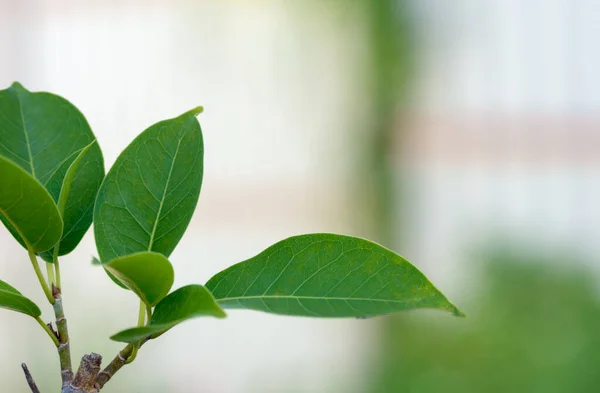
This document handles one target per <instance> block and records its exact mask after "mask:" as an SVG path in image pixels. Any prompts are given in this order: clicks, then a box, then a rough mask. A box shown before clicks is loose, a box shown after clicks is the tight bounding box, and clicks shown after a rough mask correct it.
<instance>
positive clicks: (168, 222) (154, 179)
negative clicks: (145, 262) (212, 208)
mask: <svg viewBox="0 0 600 393" xmlns="http://www.w3.org/2000/svg"><path fill="white" fill-rule="evenodd" d="M198 112H199V111H198V110H192V111H190V112H186V113H184V114H183V115H181V116H179V117H177V118H175V119H170V120H165V121H162V122H159V123H157V124H155V125H153V126H151V127H150V128H148V129H146V130H145V131H144V132H143V133H141V134H140V135H139V136H138V137H137V138H136V139H135V140H134V141H133V142H131V144H130V145H129V146H128V147H127V148H126V149H125V150H124V151H123V152H122V153H121V155H120V156H119V158H117V160H116V162H115V164H114V165H113V167H112V168H111V169H110V171H109V173H108V174H107V175H106V178H105V180H104V182H103V183H102V186H101V187H100V191H99V193H98V198H97V200H96V205H95V208H94V235H95V238H96V247H97V249H98V254H99V256H100V260H101V261H103V262H104V261H110V260H112V259H114V258H116V257H119V256H124V255H129V254H132V253H135V252H140V251H155V252H159V253H161V254H163V255H165V256H167V257H168V256H169V255H170V254H171V252H172V251H173V249H174V248H175V246H176V245H177V243H178V242H179V240H180V239H181V237H182V236H183V233H184V232H185V229H186V228H187V226H188V224H189V222H190V220H191V218H192V214H193V212H194V209H195V207H196V204H197V202H198V197H199V194H200V186H201V183H202V172H203V152H204V149H203V144H202V132H201V130H200V125H199V123H198V121H197V120H196V117H195V116H196V114H197V113H198Z"/></svg>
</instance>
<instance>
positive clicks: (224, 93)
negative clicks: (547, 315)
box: [0, 0, 600, 393]
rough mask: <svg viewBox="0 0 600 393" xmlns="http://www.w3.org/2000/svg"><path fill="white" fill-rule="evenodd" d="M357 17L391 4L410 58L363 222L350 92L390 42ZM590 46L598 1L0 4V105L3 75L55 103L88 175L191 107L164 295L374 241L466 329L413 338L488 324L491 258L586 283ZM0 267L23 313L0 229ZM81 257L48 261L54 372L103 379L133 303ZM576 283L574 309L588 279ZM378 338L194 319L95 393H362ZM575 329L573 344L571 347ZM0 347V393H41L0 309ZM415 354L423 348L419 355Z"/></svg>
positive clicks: (35, 359)
mask: <svg viewBox="0 0 600 393" xmlns="http://www.w3.org/2000/svg"><path fill="white" fill-rule="evenodd" d="M379 4H381V6H382V7H383V6H384V4H385V5H386V6H389V5H390V4H391V5H392V9H394V10H395V12H396V13H394V12H393V13H392V16H391V18H392V19H391V20H392V21H393V20H394V18H396V19H397V21H398V25H399V26H403V28H402V29H398V30H393V29H392V32H393V34H406V35H407V37H404V38H407V41H410V42H411V44H410V45H408V46H407V47H406V48H404V49H399V50H398V51H397V52H393V56H397V57H399V58H402V59H404V60H399V61H398V62H397V63H395V65H394V67H406V68H407V69H409V71H407V74H408V75H410V76H408V77H406V78H407V82H406V83H398V84H397V85H396V84H394V83H393V81H392V80H390V88H391V89H392V90H396V89H397V90H398V92H397V94H395V95H394V96H395V98H394V99H397V102H392V105H391V107H392V109H393V111H394V112H395V113H397V115H396V116H392V121H391V122H389V124H391V128H390V129H389V130H388V132H387V133H388V134H389V140H387V143H386V144H385V149H384V150H385V157H376V158H380V159H381V161H382V162H384V164H385V165H387V166H388V173H390V174H391V175H390V176H389V177H388V183H389V184H388V187H389V190H391V191H390V201H389V205H386V209H384V211H383V213H381V212H380V214H383V216H381V217H376V215H375V213H373V215H372V217H371V213H372V212H376V211H378V207H377V206H376V205H377V198H369V197H368V196H369V195H370V194H372V193H374V194H376V193H377V190H372V189H371V188H372V187H376V185H377V182H376V181H373V179H372V178H371V176H374V175H373V174H372V173H370V172H369V171H368V170H366V171H361V170H360V166H361V160H362V158H361V157H363V156H362V155H361V154H363V153H361V151H362V149H363V147H364V146H368V145H369V138H371V137H372V136H373V135H374V133H375V132H376V131H375V129H376V128H377V127H381V125H379V120H380V119H379V113H380V112H379V101H377V94H378V93H377V90H375V91H374V90H373V89H372V86H371V83H372V82H373V80H377V76H378V75H384V74H382V73H383V71H382V69H380V68H379V67H380V66H381V64H380V63H378V62H377V61H376V59H375V58H374V55H373V53H374V52H375V51H374V50H373V48H377V45H380V44H381V42H384V45H383V46H385V42H394V40H395V39H397V38H398V37H395V36H394V35H389V36H386V35H385V34H384V35H382V36H381V35H380V36H379V37H375V38H374V34H373V19H370V18H369V12H375V13H377V12H376V11H377V10H376V9H377V7H378V6H379ZM374 9H375V11H373V10H374ZM599 35H600V4H598V3H597V2H594V1H584V0H570V1H569V0H546V1H541V0H535V1H527V2H524V1H517V0H507V1H502V0H493V1H486V2H482V1H478V0H460V1H453V2H447V1H442V0H431V1H419V0H410V1H399V0H398V1H397V2H394V1H390V0H364V1H362V0H324V1H317V0H314V1H313V0H310V1H308V0H307V1H303V0H302V1H300V0H298V1H283V0H281V1H275V0H253V1H234V0H223V1H139V0H136V1H134V0H129V1H116V0H113V1H87V2H81V1H65V0H60V1H43V0H37V1H12V0H0V56H1V57H0V88H5V87H8V86H9V85H10V84H11V83H12V82H13V81H15V80H18V81H20V82H21V83H22V84H23V85H24V86H25V87H26V88H28V89H30V90H32V91H40V90H43V91H51V92H54V93H57V94H60V95H62V96H64V97H65V98H67V99H68V100H70V101H71V102H72V103H74V104H75V105H76V106H77V107H78V108H79V109H80V110H81V111H82V112H83V113H84V114H85V116H86V117H87V119H88V121H89V123H90V125H91V126H92V129H93V130H94V132H95V133H96V135H97V137H98V140H99V143H100V145H101V147H102V149H103V151H104V156H105V164H106V168H107V169H108V168H109V167H110V165H111V164H112V163H113V162H114V160H115V159H116V157H117V155H118V154H119V152H120V151H121V150H122V149H123V148H124V147H125V146H126V145H127V144H128V143H129V142H130V141H131V140H132V139H133V138H134V137H135V136H136V135H137V134H138V133H139V132H141V131H142V130H144V129H145V128H146V127H148V126H149V125H151V124H153V123H155V122H157V121H159V120H162V119H165V118H169V117H174V116H177V115H179V114H181V113H183V112H185V111H187V110H188V109H190V108H192V107H195V106H197V105H203V106H204V107H205V112H204V113H203V114H202V115H200V117H199V120H200V123H201V125H202V128H203V131H204V139H205V149H206V155H205V178H204V182H203V188H202V192H201V198H200V202H199V204H198V208H197V210H196V213H195V215H194V219H193V221H192V223H191V224H190V227H189V229H188V232H187V233H186V235H185V237H184V238H183V240H182V241H181V243H180V245H179V247H178V248H177V250H176V251H175V253H174V254H173V255H172V258H171V260H172V261H173V263H174V265H175V267H176V283H175V286H176V287H178V286H182V285H185V284H189V283H204V282H205V281H206V280H207V279H208V278H209V277H211V276H212V274H214V273H216V272H218V271H219V270H221V269H223V268H225V267H227V266H229V265H230V264H232V263H235V262H238V261H241V260H244V259H246V258H248V257H250V256H253V255H255V254H256V253H258V252H260V251H262V250H263V249H264V248H266V247H267V246H268V245H270V244H272V243H274V242H275V241H277V240H280V239H282V238H284V237H288V236H291V235H294V234H299V233H304V232H324V231H327V232H343V233H349V234H354V235H359V236H363V237H378V238H379V239H380V241H382V242H384V243H385V244H386V245H387V246H389V247H393V248H394V249H396V250H398V251H399V252H400V253H401V254H403V255H404V256H406V257H408V258H409V259H410V260H412V261H413V262H414V263H415V264H416V265H417V266H418V267H419V268H420V269H421V270H423V271H424V272H425V273H426V274H427V275H428V276H429V278H430V279H431V280H432V281H433V282H434V283H436V284H437V285H438V286H439V287H440V288H441V289H442V290H443V291H444V292H446V293H447V295H448V296H449V297H450V298H451V299H453V300H454V301H455V302H456V303H458V304H459V305H461V303H462V304H465V305H466V306H465V307H464V308H465V309H466V311H467V313H468V314H470V315H471V316H472V318H469V319H467V320H460V321H458V320H457V321H451V322H448V321H447V319H449V318H451V317H450V316H445V315H442V316H440V317H439V318H434V319H428V320H427V323H428V325H427V326H431V325H434V326H439V327H443V326H445V325H444V324H447V323H450V326H451V327H452V329H464V326H472V325H469V324H476V323H478V321H480V320H482V319H483V320H489V317H487V316H488V315H491V314H492V313H493V312H494V310H492V309H488V310H485V309H483V310H482V309H481V308H478V307H476V306H470V305H471V304H473V299H475V298H478V294H479V293H480V291H482V290H483V288H485V287H486V284H485V282H484V281H482V279H481V277H482V275H483V274H484V273H483V271H484V270H485V269H486V268H485V266H486V263H487V262H486V261H487V260H488V259H493V258H488V256H489V253H488V252H487V251H485V250H488V248H487V246H488V245H489V244H494V245H495V247H496V248H498V247H500V248H503V249H504V250H507V249H508V250H512V251H515V250H516V251H517V253H518V250H520V249H527V250H533V251H532V252H533V253H535V255H536V256H540V257H541V258H547V259H551V260H552V261H551V262H547V263H546V265H544V269H545V268H546V267H548V268H549V267H550V266H553V265H558V266H560V269H562V270H563V271H565V272H569V271H577V270H578V269H579V267H580V266H587V267H588V268H591V269H592V270H591V271H592V272H594V273H595V272H596V271H597V269H595V270H594V268H595V267H596V266H597V261H596V259H597V255H598V254H599V251H600V207H599V204H598V200H600V166H599V165H600V160H599V158H600V153H599V152H600V133H599V132H598V129H599V127H600V89H599V88H598V86H600V74H599V73H598V72H597V70H598V69H600V52H598V50H597V40H596V37H598V36H599ZM377 40H379V41H377ZM388 40H389V41H388ZM377 42H379V44H378V43H377ZM407 58H408V60H406V59H407ZM384 82H385V81H384ZM400 90H402V92H400ZM367 169H368V167H367ZM0 176H1V174H0ZM0 179H1V178H0ZM0 186H1V184H0ZM360 193H364V194H365V195H366V197H364V198H361V197H358V196H357V195H356V194H360ZM369 201H370V202H369ZM361 202H362V203H361ZM363 203H365V204H364V205H363ZM369 203H370V205H369ZM388 208H389V209H388ZM388 221H389V222H390V223H391V225H390V227H388V228H384V229H379V230H378V229H377V226H378V223H383V222H388ZM382 225H383V224H382ZM382 233H387V235H382ZM384 239H385V240H384ZM498 239H501V240H502V242H500V243H499V240H498ZM0 250H1V251H0V277H1V278H2V280H5V281H7V282H9V283H11V284H13V285H15V286H17V287H18V288H19V289H21V291H22V292H24V293H25V294H26V295H27V296H29V297H31V298H33V299H35V300H36V301H37V302H38V304H40V305H43V304H44V298H43V294H42V293H41V290H40V289H39V288H38V287H37V283H36V281H35V277H34V275H33V274H32V269H31V266H30V264H29V262H28V260H27V256H26V255H25V253H24V251H23V250H22V249H20V247H19V246H18V244H17V243H16V242H15V241H14V240H13V239H12V237H11V236H10V235H9V234H8V232H7V231H5V230H0ZM482 250H484V251H482ZM92 255H95V248H94V243H93V236H92V233H91V231H90V232H89V233H88V234H87V236H86V237H85V238H84V241H83V242H82V244H81V246H80V247H79V248H78V249H77V250H76V251H75V252H73V253H72V254H70V255H69V256H67V257H64V258H63V260H64V262H63V263H62V272H63V276H64V278H63V286H64V292H65V299H66V300H65V307H66V312H67V317H68V320H69V327H70V331H71V337H72V351H73V358H74V359H78V358H80V357H81V355H83V354H84V353H86V352H89V351H96V352H99V353H101V354H102V355H103V356H104V357H105V362H107V361H108V360H109V359H111V358H112V357H114V356H115V355H116V353H117V351H118V350H119V349H120V347H121V345H120V344H117V343H113V342H110V341H109V340H108V336H110V335H111V334H113V333H114V332H116V331H118V330H120V329H122V328H125V327H129V326H132V325H133V324H134V323H135V321H136V316H137V301H136V299H135V298H134V296H132V295H131V294H130V293H126V292H125V291H122V290H120V289H119V288H117V287H116V286H115V285H114V284H113V283H112V282H111V281H110V280H109V279H108V278H107V277H106V276H105V274H104V273H103V272H102V271H99V270H98V269H95V268H93V267H92V266H91V265H90V259H91V256H92ZM556 255H560V256H561V257H560V258H558V260H556V258H555V256H556ZM553 258H554V259H553ZM517 275H519V276H521V275H520V273H519V274H517ZM517 275H515V276H508V279H507V280H508V282H512V281H514V280H512V277H517ZM588 277H590V278H589V279H590V280H592V284H590V288H591V289H590V291H589V293H586V296H587V297H589V298H591V299H594V300H593V301H594V302H595V301H596V300H595V299H596V298H595V297H596V295H597V290H596V288H597V284H598V280H596V279H595V277H596V276H595V275H594V274H591V275H589V274H588ZM515 285H516V284H515ZM519 285H521V284H519ZM523 285H524V286H525V287H527V285H528V284H527V283H525V284H523ZM544 288H545V289H544V291H548V292H549V293H550V292H553V286H549V287H548V288H547V289H546V287H544ZM525 296H526V295H525ZM515 302H523V303H525V304H527V298H525V299H517V300H515ZM530 307H532V308H534V307H536V303H533V302H532V303H531V304H530ZM45 309H46V310H48V308H47V307H46V308H45ZM593 309H594V310H596V311H598V307H597V304H596V303H594V306H593ZM48 311H49V310H48ZM45 315H46V316H47V317H49V316H50V314H49V313H46V314H45ZM510 315H511V314H510V313H508V314H507V316H506V318H510ZM599 315H600V314H599ZM411 316H412V315H411ZM486 318H487V319H486ZM48 319H49V318H48ZM390 321H391V320H389V319H380V320H368V321H354V320H339V321H338V320H313V319H303V318H284V317H275V316H270V315H267V314H260V313H252V312H241V311H238V312H232V313H230V316H229V318H228V319H226V320H224V321H213V320H210V319H200V320H196V321H193V322H189V323H186V324H184V325H182V326H181V327H178V328H177V329H174V330H173V331H172V332H170V333H168V334H167V335H165V336H164V337H163V338H161V340H159V341H156V342H154V343H150V344H149V345H147V346H145V347H144V348H143V350H142V351H141V353H140V356H139V357H138V359H137V360H136V361H135V362H134V363H133V364H132V365H130V366H127V367H126V368H125V369H124V370H123V371H122V372H120V373H119V374H118V375H117V376H116V377H115V378H114V380H113V381H111V382H110V384H109V385H107V388H106V389H105V391H106V392H107V393H110V392H113V393H116V392H122V391H140V392H141V391H144V392H178V393H184V392H206V393H209V392H215V393H221V392H223V393H238V392H239V393H241V392H255V391H256V392H258V391H263V392H338V391H344V392H347V393H352V392H367V391H370V390H371V386H376V383H375V382H373V379H374V378H375V379H376V376H377V375H379V373H380V372H381V370H382V369H385V368H386V367H381V366H380V363H379V362H381V361H382V360H381V357H382V356H383V355H382V354H385V353H386V349H389V348H386V347H387V346H386V342H387V341H386V340H388V339H391V340H393V339H394V337H402V336H403V334H405V333H407V332H408V331H410V328H406V327H403V326H399V327H394V326H395V325H393V321H392V322H390ZM388 323H390V325H386V324H388ZM574 323H575V325H576V328H577V327H578V326H579V325H578V324H577V322H574ZM386 326H387V327H386ZM390 326H392V327H393V328H389V327H390ZM457 326H458V327H457ZM581 330H582V329H579V330H577V329H576V331H577V332H579V333H578V334H579V335H578V336H577V339H578V340H579V341H577V342H579V343H580V344H581V342H586V341H585V340H587V339H588V338H589V337H588V336H587V335H585V334H584V333H581ZM516 331H517V332H518V331H519V329H516ZM0 333H1V334H0V366H1V367H0V381H2V382H0V390H1V391H5V390H6V391H11V390H14V391H26V385H25V381H24V379H23V377H22V375H21V370H20V366H19V364H20V362H22V361H26V362H27V363H28V364H29V366H30V369H31V370H32V372H33V373H34V375H36V377H37V379H38V384H39V385H40V388H41V389H42V391H43V392H49V391H52V389H53V388H54V389H55V387H56V386H58V384H59V375H58V361H57V358H56V354H55V351H54V349H53V348H52V345H51V344H50V343H49V342H48V339H47V337H46V336H45V334H44V333H43V332H42V331H41V330H40V329H39V327H37V326H36V324H35V323H33V322H32V321H31V320H29V319H27V318H25V317H23V316H21V315H16V314H13V313H9V312H7V311H2V312H1V315H0ZM413 334H416V335H417V336H418V332H417V333H413ZM435 334H437V333H434V336H435ZM517 334H518V333H517ZM438 336H439V335H438ZM450 336H452V335H450ZM455 337H456V336H455ZM453 339H455V338H453ZM582 340H583V341H582ZM471 341H472V340H470V339H469V338H466V339H464V341H463V342H462V344H469V342H471ZM428 342H430V341H428V340H425V343H423V344H422V347H421V348H422V351H421V352H422V353H425V354H427V356H426V357H432V358H433V357H436V356H437V355H438V354H439V353H436V350H435V348H430V347H427V348H426V345H427V343H428ZM431 342H432V341H431ZM403 345H404V346H405V347H406V346H407V345H406V344H403ZM401 346H402V345H401ZM567 346H569V348H572V349H573V351H572V353H570V355H569V357H568V359H571V360H572V359H573V358H575V359H576V358H577V357H578V356H580V355H581V354H580V352H581V351H582V349H581V348H582V345H579V346H573V345H572V343H567ZM540 351H541V350H540ZM540 351H538V352H536V353H543V351H542V352H540ZM400 352H402V351H400ZM417 352H418V348H417ZM411 356H414V358H415V359H416V358H417V357H418V356H422V354H421V355H419V353H417V354H414V353H412V352H409V351H406V353H405V354H404V356H403V357H402V356H400V355H399V359H402V360H401V361H399V360H398V358H393V359H392V360H389V361H388V363H389V365H388V366H387V367H388V368H390V369H391V370H400V369H401V368H402V367H404V366H403V365H404V364H411V359H412V358H411ZM491 356H493V354H492V355H491ZM384 357H385V356H384ZM561 359H562V360H564V361H563V362H561V361H558V362H557V364H559V365H563V367H564V364H567V365H568V364H569V362H570V361H571V360H565V359H567V358H562V357H561V356H559V360H561ZM563 363H564V364H563ZM414 364H416V362H415V363H414ZM449 364H456V362H455V361H454V360H452V361H450V363H449ZM531 364H532V365H533V367H534V368H535V364H536V363H535V361H533V360H532V361H531ZM596 364H597V363H596ZM415 367H416V366H415ZM432 370H433V371H432ZM398 374H401V373H398ZM448 374H452V375H459V372H458V371H457V370H456V369H451V368H448V366H447V365H435V366H431V365H430V364H428V363H426V364H425V365H423V366H422V368H420V369H417V370H413V371H412V373H411V375H418V376H421V377H420V378H421V379H419V380H418V381H416V382H414V383H412V384H410V385H409V384H408V382H406V385H403V386H401V387H398V386H396V385H393V384H392V383H390V384H388V385H386V384H383V385H382V386H383V388H381V389H380V390H379V391H381V392H411V393H413V392H437V391H440V392H441V391H444V390H439V389H441V388H435V387H431V385H428V383H429V382H424V381H430V380H432V379H433V380H435V379H436V378H441V377H439V376H440V375H448ZM574 375H575V376H574V377H573V380H575V379H576V378H577V377H578V376H577V373H575V374H574ZM552 377H553V376H552V375H550V376H549V377H548V378H552ZM405 379H407V378H405ZM580 385H581V390H578V391H582V392H584V391H590V392H593V391H595V390H594V387H593V386H591V385H585V384H580ZM392 386H396V387H392ZM447 387H449V385H447ZM461 391H463V392H468V391H473V392H476V391H486V390H485V389H484V390H481V389H479V390H478V389H474V388H468V387H466V388H464V389H462V390H461ZM533 391H540V392H542V391H543V392H548V391H549V390H543V389H542V390H535V389H530V390H529V392H533ZM573 391H575V390H573Z"/></svg>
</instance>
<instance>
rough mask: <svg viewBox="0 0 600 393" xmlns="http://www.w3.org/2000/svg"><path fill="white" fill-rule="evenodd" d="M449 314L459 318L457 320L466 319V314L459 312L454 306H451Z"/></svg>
mask: <svg viewBox="0 0 600 393" xmlns="http://www.w3.org/2000/svg"><path fill="white" fill-rule="evenodd" d="M450 312H451V313H452V315H453V316H455V317H459V318H466V317H467V314H465V313H464V312H462V311H460V310H459V309H458V307H456V306H455V305H454V304H452V305H451V308H450Z"/></svg>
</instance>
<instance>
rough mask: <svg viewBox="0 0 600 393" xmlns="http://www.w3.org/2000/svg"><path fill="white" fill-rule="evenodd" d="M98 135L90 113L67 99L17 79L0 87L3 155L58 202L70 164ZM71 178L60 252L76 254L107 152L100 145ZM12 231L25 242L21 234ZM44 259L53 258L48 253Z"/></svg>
mask: <svg viewBox="0 0 600 393" xmlns="http://www.w3.org/2000/svg"><path fill="white" fill-rule="evenodd" d="M95 139H96V138H95V136H94V134H93V133H92V131H91V129H90V126H89V125H88V123H87V121H86V120H85V117H84V116H83V115H82V114H81V113H80V112H79V111H78V110H77V108H75V107H74V106H73V105H72V104H71V103H70V102H68V101H67V100H65V99H64V98H61V97H59V96H56V95H54V94H50V93H31V92H29V91H27V90H26V89H25V88H23V86H21V85H20V84H18V83H14V84H13V85H12V86H11V87H10V88H8V89H6V90H1V91H0V141H1V143H0V156H4V157H6V158H8V159H10V160H12V161H13V162H15V163H16V164H17V165H19V166H20V167H21V168H23V169H24V170H25V171H27V172H28V173H29V174H30V175H31V176H33V177H34V178H35V179H37V180H38V181H39V182H40V184H42V185H43V186H44V187H45V188H46V189H47V190H48V192H49V193H50V195H51V196H52V198H53V200H54V201H55V202H56V201H58V198H59V195H60V193H61V189H62V187H63V183H64V178H65V176H66V174H67V171H68V169H69V167H70V166H71V164H72V163H73V161H75V160H76V159H77V157H78V156H79V154H80V153H81V151H82V149H84V148H85V147H86V146H88V145H89V144H90V143H92V142H93V141H94V140H95ZM72 176H73V179H72V182H71V197H70V198H69V199H68V201H67V203H66V205H65V209H64V214H63V221H64V234H63V236H62V241H61V243H60V251H59V255H64V254H68V253H69V252H71V251H72V250H73V249H74V248H75V247H76V246H77V244H78V243H79V242H80V241H81V238H82V237H83V235H84V234H85V232H86V231H87V230H88V228H89V227H90V225H91V223H92V212H93V205H94V200H95V198H96V193H97V191H98V188H99V187H100V183H101V182H102V178H103V177H104V163H103V158H102V152H101V151H100V148H99V146H98V145H97V144H94V145H93V146H92V147H91V148H90V151H89V152H88V153H87V154H86V155H85V158H83V159H82V160H81V162H80V164H79V165H78V169H77V170H76V171H75V173H74V174H73V175H72ZM13 235H16V236H15V237H16V238H17V240H20V241H21V239H19V237H18V235H17V234H16V232H14V231H13ZM42 257H44V259H46V260H51V256H50V254H48V253H44V254H43V255H42Z"/></svg>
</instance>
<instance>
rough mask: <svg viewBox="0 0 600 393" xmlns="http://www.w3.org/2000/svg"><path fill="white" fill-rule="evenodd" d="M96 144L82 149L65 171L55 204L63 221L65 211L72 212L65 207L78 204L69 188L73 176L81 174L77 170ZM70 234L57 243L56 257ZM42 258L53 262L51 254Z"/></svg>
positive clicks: (46, 254)
mask: <svg viewBox="0 0 600 393" xmlns="http://www.w3.org/2000/svg"><path fill="white" fill-rule="evenodd" d="M96 143H97V142H96V141H93V142H92V143H90V144H89V145H87V146H86V147H84V148H83V149H82V150H81V152H79V155H78V156H77V158H76V159H75V161H73V163H72V164H71V166H69V169H68V170H67V173H66V174H65V178H64V179H63V185H62V188H61V190H60V196H59V197H58V204H57V207H58V211H59V213H60V215H61V217H62V218H63V220H64V218H65V211H68V212H73V211H74V210H73V209H68V210H67V209H66V207H67V205H69V206H74V208H76V205H77V204H78V203H79V202H78V200H79V195H75V194H74V193H73V194H72V193H71V187H72V186H73V181H74V180H75V176H76V175H77V174H81V172H78V170H79V167H80V165H81V163H82V162H83V161H84V158H85V156H86V154H87V153H88V152H89V151H90V150H91V148H92V146H94V145H95V144H96ZM71 233H72V232H70V233H69V232H68V233H66V236H65V235H63V236H62V240H61V243H59V245H57V246H55V248H56V247H59V252H58V255H61V254H60V249H61V246H60V244H62V241H63V240H66V241H67V242H69V236H71ZM76 245H77V243H75V244H74V245H73V248H74V247H75V246H76ZM68 248H70V247H67V249H68ZM64 251H66V250H65V249H64V248H63V254H64ZM42 257H43V258H44V259H45V260H47V261H50V262H53V259H54V258H53V256H52V253H51V252H45V253H43V254H42Z"/></svg>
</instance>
